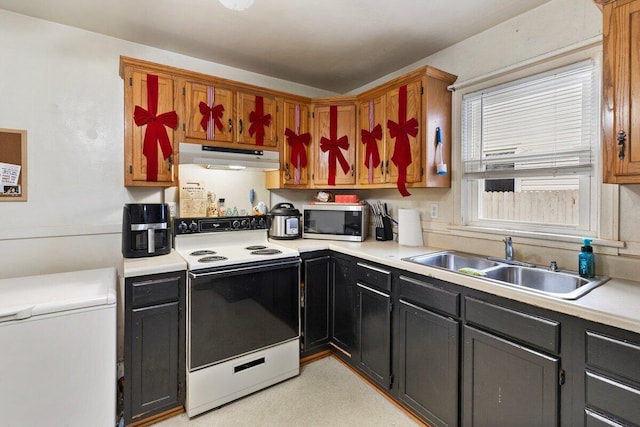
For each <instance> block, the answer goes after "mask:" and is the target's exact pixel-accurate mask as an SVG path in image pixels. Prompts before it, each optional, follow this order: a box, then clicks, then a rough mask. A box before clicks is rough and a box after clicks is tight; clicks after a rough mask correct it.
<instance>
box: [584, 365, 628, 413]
mask: <svg viewBox="0 0 640 427" xmlns="http://www.w3.org/2000/svg"><path fill="white" fill-rule="evenodd" d="M586 375H587V378H586V400H587V402H586V403H587V405H588V406H589V407H591V408H594V409H597V410H598V411H601V412H604V413H607V414H611V415H612V416H614V417H616V418H619V419H621V420H624V421H625V422H624V423H623V424H625V425H626V424H627V423H633V424H634V425H640V390H638V389H635V388H633V387H629V386H627V385H625V384H622V383H619V382H617V381H614V380H612V379H609V378H606V377H603V376H600V375H597V374H594V373H592V372H587V373H586Z"/></svg>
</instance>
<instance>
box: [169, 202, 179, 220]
mask: <svg viewBox="0 0 640 427" xmlns="http://www.w3.org/2000/svg"><path fill="white" fill-rule="evenodd" d="M167 204H168V205H169V215H170V216H171V217H172V218H175V217H176V216H177V213H178V212H177V210H178V206H177V205H176V202H169V203H167Z"/></svg>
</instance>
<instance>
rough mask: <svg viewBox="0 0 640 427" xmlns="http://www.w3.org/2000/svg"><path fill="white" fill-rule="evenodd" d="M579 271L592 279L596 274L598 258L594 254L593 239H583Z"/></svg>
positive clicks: (583, 275)
mask: <svg viewBox="0 0 640 427" xmlns="http://www.w3.org/2000/svg"><path fill="white" fill-rule="evenodd" d="M578 273H579V274H580V277H584V278H586V279H592V278H594V277H595V276H596V258H595V256H594V255H593V248H592V247H591V239H587V238H584V239H582V247H581V248H580V254H579V255H578Z"/></svg>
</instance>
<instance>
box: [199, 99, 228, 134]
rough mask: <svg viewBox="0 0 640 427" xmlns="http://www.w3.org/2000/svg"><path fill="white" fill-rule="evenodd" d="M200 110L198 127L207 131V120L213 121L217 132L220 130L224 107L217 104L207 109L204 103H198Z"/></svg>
mask: <svg viewBox="0 0 640 427" xmlns="http://www.w3.org/2000/svg"><path fill="white" fill-rule="evenodd" d="M198 107H199V108H200V113H202V120H200V126H202V129H204V130H206V131H208V130H209V129H208V127H209V120H213V122H214V123H215V126H216V127H217V128H218V130H219V131H221V130H222V120H221V119H222V113H224V105H222V104H218V105H214V106H212V107H209V106H208V105H207V104H205V103H204V102H200V104H199V105H198Z"/></svg>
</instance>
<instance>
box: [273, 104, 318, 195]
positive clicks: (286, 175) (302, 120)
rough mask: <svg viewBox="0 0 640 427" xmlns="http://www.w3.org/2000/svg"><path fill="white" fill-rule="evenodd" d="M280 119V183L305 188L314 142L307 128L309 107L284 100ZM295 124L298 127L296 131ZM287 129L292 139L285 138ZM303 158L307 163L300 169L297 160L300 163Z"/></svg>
mask: <svg viewBox="0 0 640 427" xmlns="http://www.w3.org/2000/svg"><path fill="white" fill-rule="evenodd" d="M296 110H297V111H296ZM280 117H281V118H282V126H280V128H279V130H278V134H279V139H280V140H281V141H282V142H281V144H282V151H281V153H282V158H281V159H280V163H281V164H282V165H283V168H282V170H281V173H282V176H283V179H282V181H283V183H284V185H285V186H287V187H289V186H294V187H297V186H302V187H306V186H307V185H309V183H310V182H311V179H310V175H311V170H312V165H313V151H314V147H315V141H313V140H312V138H311V133H310V127H309V118H310V112H309V105H308V104H300V103H297V102H295V101H289V100H284V101H283V103H282V114H281V115H280V116H279V119H280ZM296 118H297V120H296ZM296 123H297V125H298V126H297V129H296ZM278 125H280V123H278ZM287 129H288V130H289V131H290V132H291V134H289V135H292V136H293V138H289V137H287V133H288V132H287ZM305 134H306V135H305ZM302 150H304V151H302ZM298 153H300V155H299V154H298ZM292 155H293V156H294V157H292ZM304 156H306V160H307V163H306V166H304V167H302V166H301V165H300V164H299V163H298V161H299V159H300V161H302V160H303V159H304Z"/></svg>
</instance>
